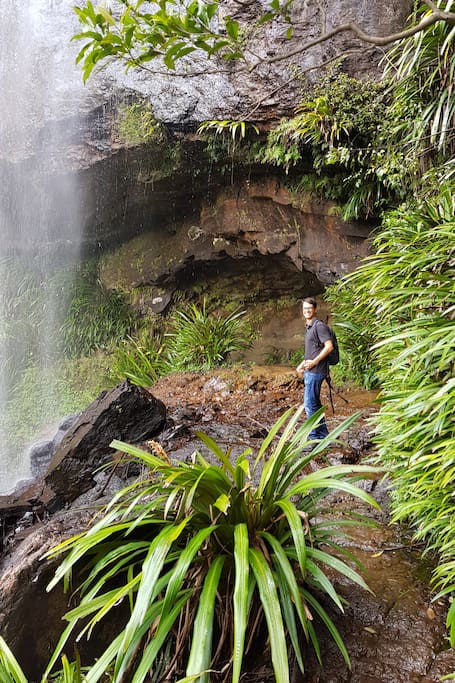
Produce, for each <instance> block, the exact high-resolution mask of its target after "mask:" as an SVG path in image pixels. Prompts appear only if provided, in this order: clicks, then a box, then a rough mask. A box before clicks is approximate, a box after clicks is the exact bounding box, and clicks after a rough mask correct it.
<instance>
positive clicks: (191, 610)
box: [44, 408, 377, 683]
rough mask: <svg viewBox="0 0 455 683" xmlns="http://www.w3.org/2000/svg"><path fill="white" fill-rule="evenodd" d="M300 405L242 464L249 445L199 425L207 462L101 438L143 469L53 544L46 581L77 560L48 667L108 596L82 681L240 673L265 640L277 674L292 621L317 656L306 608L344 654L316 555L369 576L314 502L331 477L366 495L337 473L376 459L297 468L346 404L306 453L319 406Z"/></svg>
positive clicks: (66, 573) (357, 473)
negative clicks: (226, 440)
mask: <svg viewBox="0 0 455 683" xmlns="http://www.w3.org/2000/svg"><path fill="white" fill-rule="evenodd" d="M301 412H302V408H300V409H299V410H298V411H296V412H293V411H292V410H289V411H287V413H285V414H284V415H283V416H282V417H281V418H280V419H279V420H278V421H277V422H276V424H275V425H274V426H273V428H272V429H271V431H270V432H269V434H268V436H267V437H266V438H265V440H264V442H263V443H262V445H261V447H260V449H259V452H258V454H257V456H256V459H255V461H254V465H253V467H252V471H250V459H249V456H250V454H251V452H250V450H247V451H245V452H243V453H241V454H240V455H239V456H238V457H237V459H236V460H235V462H231V460H230V455H231V452H230V450H229V451H228V452H224V451H222V450H221V449H220V447H219V446H218V445H217V444H216V443H214V442H213V441H212V440H211V439H210V438H209V437H207V436H206V435H203V434H200V438H201V440H202V442H203V444H204V445H205V446H206V447H207V448H208V451H209V453H210V458H211V460H212V461H213V464H211V463H210V462H209V460H207V459H206V458H204V457H203V456H202V454H201V453H196V454H195V457H194V461H193V462H178V463H175V464H174V463H172V462H171V461H170V460H169V458H168V457H167V455H166V454H165V453H164V451H163V450H162V448H161V447H160V446H159V445H158V444H156V443H153V442H152V443H151V447H152V449H153V451H154V453H153V454H151V453H146V452H144V451H141V450H139V449H137V448H135V447H132V446H128V445H126V444H124V443H122V442H118V441H114V442H113V443H112V447H113V448H116V449H119V450H121V451H124V452H126V453H128V454H130V455H131V456H133V457H135V458H137V459H138V460H139V462H141V463H142V464H143V465H144V467H145V468H146V469H147V470H149V474H148V475H146V476H145V477H144V478H142V479H141V480H140V481H138V482H137V483H135V484H133V485H132V486H129V487H127V488H126V489H124V490H123V491H121V492H119V493H118V494H117V495H116V497H115V498H114V499H113V501H112V502H111V503H110V504H109V505H108V507H107V509H106V510H105V511H104V513H103V514H102V515H101V516H99V518H98V521H97V522H96V523H95V524H94V526H93V527H92V528H91V529H89V530H88V531H87V532H85V533H83V534H81V535H79V536H76V537H74V538H72V539H70V540H68V541H66V542H64V543H63V544H61V545H60V546H58V547H57V548H55V549H54V550H53V551H52V555H56V554H60V553H63V552H65V553H66V554H67V556H66V558H65V559H64V560H63V561H62V563H61V565H60V567H59V568H58V570H57V572H56V575H55V577H54V579H53V580H52V582H51V586H50V588H51V587H52V586H54V585H55V584H56V583H58V582H59V581H61V580H64V582H65V585H66V587H67V588H68V586H69V584H70V581H71V576H72V573H73V570H75V569H76V568H78V569H79V568H80V567H81V565H83V566H84V568H85V569H84V575H85V576H86V578H85V579H84V580H83V581H82V584H81V585H80V586H79V590H80V595H81V600H80V604H79V605H78V606H77V607H75V608H74V609H72V610H70V611H69V612H68V613H67V615H66V619H67V620H68V621H69V624H68V627H67V629H66V631H65V633H64V634H63V636H62V639H61V642H60V644H59V646H58V647H57V649H56V651H55V652H54V655H53V657H52V659H51V661H50V663H49V667H48V670H47V672H46V674H47V675H48V673H49V671H50V670H51V669H52V667H53V666H54V665H55V663H56V661H57V659H58V657H59V656H60V653H61V651H62V649H63V647H64V643H65V642H66V640H67V638H68V637H69V635H70V634H71V633H72V632H74V631H75V630H76V629H77V630H78V631H79V638H81V637H82V636H87V637H89V636H90V635H91V634H92V633H94V631H95V630H96V627H97V626H99V624H100V622H102V621H103V619H104V618H105V617H106V615H108V614H110V613H111V611H112V610H113V609H114V608H115V606H117V605H119V604H122V605H123V606H124V607H126V608H127V611H128V615H129V616H128V617H127V621H126V623H125V624H124V626H123V627H120V629H119V632H118V634H117V635H116V636H115V638H114V640H113V641H112V644H111V645H110V646H109V647H108V648H107V649H106V650H105V651H104V653H103V654H101V656H100V657H99V658H98V660H97V661H96V663H95V664H93V665H91V666H90V667H89V669H88V673H87V681H88V682H92V681H93V682H94V681H97V680H99V677H100V676H101V675H102V674H103V673H104V672H106V671H109V672H110V674H111V676H112V681H113V682H114V683H115V682H117V683H118V682H119V681H121V680H122V681H123V680H125V679H126V678H128V680H129V681H131V683H142V682H143V681H145V680H149V676H152V680H164V679H166V680H167V678H170V679H172V680H177V678H179V677H180V676H182V675H183V671H185V676H186V678H183V679H182V680H185V681H186V680H188V681H189V680H196V679H197V680H199V681H208V680H209V679H210V680H211V681H214V680H218V676H217V672H220V670H221V669H222V668H223V667H224V668H223V674H222V675H221V677H220V678H222V679H223V680H226V676H227V672H228V670H230V676H231V680H232V681H234V682H237V681H239V679H240V676H241V673H242V670H243V667H244V659H245V658H246V657H248V655H249V654H251V655H252V656H253V657H254V656H256V654H257V652H258V651H261V652H262V651H264V650H265V647H266V642H267V640H268V642H269V644H270V654H271V660H272V664H273V668H274V671H275V676H276V680H279V681H281V683H286V681H289V669H288V651H289V648H291V650H292V651H293V652H294V653H295V656H296V659H297V661H298V663H299V666H300V668H301V669H303V663H304V655H303V652H302V648H301V635H302V634H304V636H305V637H306V640H307V641H309V642H310V643H311V644H312V646H313V648H314V649H315V652H316V655H317V656H318V658H320V653H319V646H318V641H317V636H316V632H315V629H314V625H313V617H315V618H318V619H320V620H321V621H322V622H323V623H324V624H325V625H326V627H327V628H328V629H329V631H330V633H331V635H332V637H333V638H334V640H335V642H336V644H337V646H338V647H339V649H340V650H341V652H342V654H343V657H344V658H345V660H346V662H349V656H348V653H347V651H346V648H345V646H344V644H343V642H342V640H341V638H340V635H339V633H338V631H337V629H336V628H335V626H334V624H333V622H332V620H331V619H330V617H329V615H328V613H327V612H326V610H325V608H324V606H323V602H324V599H323V598H322V597H321V596H325V598H327V599H329V600H330V601H331V602H332V603H334V605H336V606H337V608H338V609H340V610H343V605H342V600H341V599H340V597H339V596H338V594H337V592H336V589H335V587H334V585H333V583H332V582H331V580H330V579H329V577H328V575H327V574H326V573H325V571H324V567H326V568H329V569H330V571H333V570H335V571H336V572H339V573H340V574H342V575H344V576H346V577H348V578H349V579H351V580H352V581H354V582H356V583H357V584H358V585H359V586H361V587H362V588H366V585H365V583H364V581H363V579H362V578H361V576H360V575H359V574H358V573H357V572H356V571H355V570H354V569H353V568H352V567H350V566H349V565H348V564H347V563H346V562H345V561H344V560H343V559H341V557H342V555H343V553H344V554H348V551H347V550H346V549H343V547H342V545H340V544H338V542H337V540H338V538H339V536H340V535H341V536H343V534H342V532H341V528H340V524H341V525H342V524H343V521H341V520H339V519H337V520H336V522H333V520H332V521H330V519H328V518H324V516H323V515H322V506H321V502H322V500H323V499H324V497H325V496H326V495H327V494H328V493H329V492H330V491H332V490H333V489H340V490H343V491H346V492H348V493H350V494H353V495H354V496H357V497H358V498H360V499H362V500H364V501H367V502H369V503H371V504H373V505H376V506H377V504H376V503H375V502H374V500H373V499H372V498H371V497H370V496H369V494H367V493H366V492H365V491H364V490H362V489H360V488H358V487H356V486H355V485H354V480H351V481H349V479H347V478H346V477H351V476H352V475H354V477H361V476H362V475H364V474H367V473H371V472H372V471H373V468H371V467H367V466H357V467H354V466H348V465H341V466H332V467H327V468H325V469H320V470H317V471H313V472H311V473H310V474H304V472H305V467H306V466H307V465H308V464H309V463H310V461H311V460H312V458H313V457H315V456H317V454H318V453H320V452H321V451H322V450H323V449H324V448H325V447H326V446H327V445H328V443H329V442H330V441H331V440H332V439H334V438H336V437H337V436H338V435H339V434H340V433H341V432H342V431H343V430H344V429H346V428H347V427H348V426H349V425H350V424H351V423H352V421H353V420H354V419H355V417H356V416H353V417H352V418H350V419H349V420H347V421H345V422H344V423H343V424H342V425H340V426H339V427H338V428H337V429H336V430H334V431H333V432H332V434H331V436H330V437H327V439H325V440H324V441H323V442H321V444H320V445H318V446H317V447H316V448H315V450H314V451H313V453H308V452H305V449H304V446H305V444H306V443H307V439H308V434H309V432H310V431H311V429H312V428H313V426H314V424H315V422H316V421H317V420H319V419H320V417H321V415H320V413H319V414H318V415H315V416H313V417H312V418H311V419H310V420H309V421H307V422H306V423H305V424H303V425H302V424H300V426H298V423H299V421H300V418H301ZM340 554H341V557H340ZM247 633H248V638H247V639H246V638H245V635H246V634H247ZM258 648H259V649H258ZM44 680H47V679H46V677H45V678H44Z"/></svg>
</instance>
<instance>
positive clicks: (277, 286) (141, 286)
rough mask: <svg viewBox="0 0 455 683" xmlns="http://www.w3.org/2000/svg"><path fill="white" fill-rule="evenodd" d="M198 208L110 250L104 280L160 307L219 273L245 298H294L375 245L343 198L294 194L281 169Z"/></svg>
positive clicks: (333, 276)
mask: <svg viewBox="0 0 455 683" xmlns="http://www.w3.org/2000/svg"><path fill="white" fill-rule="evenodd" d="M195 209H197V210H195ZM192 213H193V215H192V216H191V217H185V216H184V217H182V219H181V220H180V221H179V222H178V223H176V224H175V225H171V224H168V225H167V226H166V225H165V226H163V225H160V224H158V225H156V226H155V227H153V226H151V228H150V229H149V230H147V231H144V232H143V233H142V234H141V235H139V236H137V237H134V238H132V239H131V240H128V241H125V243H124V244H122V245H121V246H120V247H118V248H117V249H115V250H113V251H111V252H110V253H108V254H105V255H104V256H103V258H102V268H101V277H102V279H103V281H104V284H105V285H106V286H107V287H122V288H124V289H127V290H130V289H131V288H135V289H136V290H137V291H138V292H139V293H140V292H141V291H143V292H147V293H146V294H144V295H143V298H144V297H145V299H147V300H144V301H143V302H142V303H143V304H144V305H145V308H146V309H147V308H148V309H149V310H150V309H151V310H157V311H159V309H160V306H161V303H162V301H163V297H164V300H165V301H168V300H169V297H170V295H171V294H172V291H173V290H174V289H175V288H176V287H178V286H182V285H183V283H185V284H186V286H190V285H194V284H195V283H197V282H198V281H202V280H203V281H204V282H205V283H207V282H210V281H211V280H216V279H220V278H223V282H224V285H223V287H224V292H225V294H226V293H227V291H229V288H232V289H233V290H235V289H237V291H241V292H242V295H243V300H244V301H245V302H249V301H250V299H254V300H255V301H257V300H258V299H261V297H262V298H263V299H264V300H266V299H267V298H277V297H280V296H289V297H291V298H294V299H295V298H300V297H303V296H308V295H311V294H318V293H319V292H321V291H322V289H323V287H324V286H325V285H327V284H329V283H331V282H333V281H334V280H335V279H337V278H339V277H340V276H341V275H343V274H344V273H346V272H349V271H351V270H352V269H353V268H354V267H355V265H356V263H357V261H358V260H359V259H360V258H362V257H364V256H365V255H366V254H367V252H368V239H367V238H368V234H369V229H370V228H369V226H368V225H366V224H363V223H361V222H345V221H342V220H341V218H340V217H339V215H338V213H337V207H336V205H334V204H333V203H331V202H327V201H316V200H315V199H314V198H312V197H310V196H309V195H307V194H305V193H292V192H291V191H290V190H288V189H286V187H285V186H284V185H283V184H282V179H280V178H279V177H278V176H267V177H264V178H258V179H256V180H247V179H243V180H240V181H238V182H235V183H234V184H232V185H227V186H225V187H219V188H218V189H217V191H216V193H215V194H214V196H212V197H211V198H210V200H206V199H204V198H203V197H202V198H201V199H200V202H199V203H196V202H195V203H194V205H193V207H192ZM253 280H254V284H253V282H252V281H253ZM258 283H259V286H258Z"/></svg>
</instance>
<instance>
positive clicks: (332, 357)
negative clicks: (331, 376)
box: [314, 320, 340, 365]
mask: <svg viewBox="0 0 455 683" xmlns="http://www.w3.org/2000/svg"><path fill="white" fill-rule="evenodd" d="M318 322H319V323H320V322H322V320H316V324H315V328H314V331H315V332H316V339H317V340H318V343H319V346H324V344H322V343H321V340H320V339H319V335H318ZM323 324H324V325H325V326H326V327H327V329H328V331H329V334H330V339H331V341H332V344H333V350H332V351H331V352H330V353H329V355H328V356H327V362H328V364H329V365H337V364H338V363H339V362H340V349H339V347H338V340H337V336H336V334H335V332H334V331H333V330H332V328H331V327H330V325H327V323H323Z"/></svg>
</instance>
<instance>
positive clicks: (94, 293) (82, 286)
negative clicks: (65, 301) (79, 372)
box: [61, 276, 134, 358]
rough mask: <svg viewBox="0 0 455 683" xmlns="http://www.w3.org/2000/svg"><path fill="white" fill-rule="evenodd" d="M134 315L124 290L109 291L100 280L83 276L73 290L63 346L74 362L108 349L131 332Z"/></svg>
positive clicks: (62, 333)
mask: <svg viewBox="0 0 455 683" xmlns="http://www.w3.org/2000/svg"><path fill="white" fill-rule="evenodd" d="M133 323H134V315H133V312H132V310H131V308H130V307H129V305H128V303H127V301H126V298H125V295H124V293H123V292H121V291H120V290H108V289H106V288H105V287H104V286H103V285H102V284H101V282H100V281H99V280H97V279H96V278H93V277H92V276H90V277H88V278H87V277H84V276H79V277H77V278H76V280H75V281H74V283H73V284H72V286H71V289H70V293H69V305H68V309H67V311H66V315H65V319H64V321H63V323H62V326H61V346H62V351H63V353H64V354H65V355H67V356H69V357H70V358H74V357H77V356H87V355H89V354H91V353H93V352H95V351H98V350H101V349H107V348H110V347H112V346H113V345H115V344H116V343H118V342H119V341H121V340H122V339H124V338H125V337H126V336H127V334H129V333H130V332H131V329H132V327H133Z"/></svg>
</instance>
